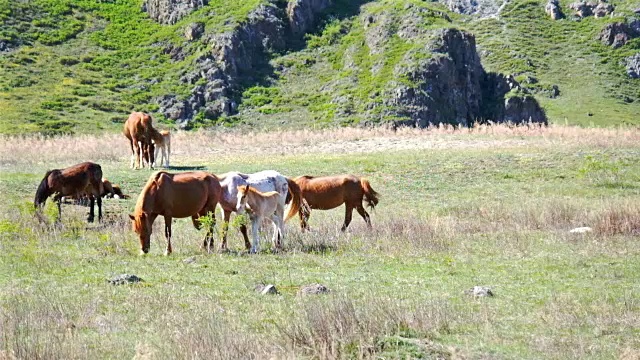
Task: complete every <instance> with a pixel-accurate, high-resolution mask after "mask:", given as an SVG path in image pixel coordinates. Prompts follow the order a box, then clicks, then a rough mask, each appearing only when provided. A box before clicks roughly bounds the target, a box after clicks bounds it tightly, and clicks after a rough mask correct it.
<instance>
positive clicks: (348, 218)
mask: <svg viewBox="0 0 640 360" xmlns="http://www.w3.org/2000/svg"><path fill="white" fill-rule="evenodd" d="M344 205H345V208H344V210H345V212H344V224H342V229H340V230H342V231H345V230H347V226H349V224H350V223H351V216H352V214H353V206H349V205H347V204H344Z"/></svg>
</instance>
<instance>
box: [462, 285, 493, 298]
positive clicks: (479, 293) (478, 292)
mask: <svg viewBox="0 0 640 360" xmlns="http://www.w3.org/2000/svg"><path fill="white" fill-rule="evenodd" d="M464 293H465V294H467V295H472V296H474V297H485V296H493V292H492V291H491V288H490V287H487V286H474V287H472V288H471V289H468V290H465V291H464Z"/></svg>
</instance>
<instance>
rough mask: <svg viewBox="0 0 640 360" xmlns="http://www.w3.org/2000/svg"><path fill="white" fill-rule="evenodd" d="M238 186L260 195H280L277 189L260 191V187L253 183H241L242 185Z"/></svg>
mask: <svg viewBox="0 0 640 360" xmlns="http://www.w3.org/2000/svg"><path fill="white" fill-rule="evenodd" d="M238 188H243V189H248V191H249V192H252V193H254V194H258V195H260V196H262V197H268V196H273V195H274V194H277V195H280V193H279V192H277V191H267V192H260V191H258V189H256V188H254V187H253V186H251V185H241V186H238Z"/></svg>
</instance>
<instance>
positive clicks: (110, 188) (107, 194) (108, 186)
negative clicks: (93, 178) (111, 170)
mask: <svg viewBox="0 0 640 360" xmlns="http://www.w3.org/2000/svg"><path fill="white" fill-rule="evenodd" d="M100 197H103V198H112V199H113V198H116V199H128V198H129V197H130V196H129V195H125V194H124V193H122V189H120V186H118V185H114V184H112V183H111V182H110V181H109V180H107V179H105V178H102V193H101V194H100ZM68 199H72V200H73V203H74V204H76V205H85V206H86V205H88V201H89V200H90V199H91V194H87V193H83V194H76V195H72V196H64V197H63V199H62V201H63V202H67V200H68Z"/></svg>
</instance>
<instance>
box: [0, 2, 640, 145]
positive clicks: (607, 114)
mask: <svg viewBox="0 0 640 360" xmlns="http://www.w3.org/2000/svg"><path fill="white" fill-rule="evenodd" d="M545 5H546V4H545V3H544V2H542V1H532V0H512V1H509V2H505V3H498V2H495V1H484V2H479V3H476V2H473V3H468V4H467V3H464V2H459V3H456V2H455V1H448V2H447V3H446V4H444V3H443V4H441V3H435V2H433V3H432V2H424V1H418V0H397V1H391V0H379V1H347V0H335V1H329V0H313V1H303V0H295V1H294V0H291V1H266V0H262V1H261V0H252V1H242V2H229V1H206V0H198V1H181V0H147V1H141V0H118V1H109V0H107V1H102V2H95V1H90V0H77V1H72V0H48V1H47V0H35V1H29V2H22V1H9V0H0V68H1V69H2V70H1V71H2V74H3V75H2V76H0V133H8V134H14V133H24V132H42V133H46V134H55V133H65V132H79V133H85V132H99V131H103V130H106V131H115V130H117V129H119V128H120V126H121V125H120V124H121V122H122V121H124V119H125V118H126V115H127V114H128V113H129V112H130V111H132V110H143V111H149V112H152V113H153V115H154V117H155V118H156V119H157V121H159V122H161V123H164V124H165V125H166V126H174V125H177V126H179V127H182V128H193V127H198V126H210V125H225V126H227V125H235V124H249V125H252V126H256V127H267V128H274V127H293V128H301V127H326V126H333V125H336V124H339V125H345V124H362V123H381V122H397V123H404V124H412V125H418V126H424V125H427V124H428V123H437V122H447V123H454V124H469V123H471V122H473V121H483V120H492V121H504V120H511V121H516V122H519V121H522V120H524V119H529V118H531V119H532V120H534V121H539V122H545V121H547V119H548V121H550V122H556V123H569V124H580V125H598V126H600V125H618V124H637V123H638V122H639V121H640V116H639V115H640V102H639V100H640V87H639V86H638V85H639V84H638V82H639V81H640V80H638V79H632V78H631V77H630V76H628V75H627V70H626V69H625V64H624V63H625V59H626V58H628V57H630V56H632V55H634V54H636V53H638V52H640V38H637V37H636V36H637V35H639V34H638V33H637V32H638V30H637V29H636V30H634V26H633V24H634V23H633V20H634V19H635V17H636V16H639V15H634V10H635V7H637V4H635V3H633V2H631V1H617V2H612V3H611V5H612V6H613V8H614V10H613V13H612V14H610V15H607V16H605V17H601V18H595V17H594V16H585V17H583V18H579V17H577V16H575V15H574V13H575V11H573V10H571V9H570V8H569V3H568V2H564V1H562V2H560V3H559V6H560V8H561V9H562V11H563V12H564V13H565V15H566V17H565V18H564V19H560V20H553V19H551V18H550V17H549V16H548V15H547V14H545ZM616 22H622V23H627V24H630V25H629V28H630V29H631V30H628V33H629V34H628V39H627V40H628V41H626V44H624V45H622V46H619V47H617V48H614V47H613V46H609V45H605V44H603V43H602V41H601V40H600V39H599V34H600V32H601V31H602V29H603V28H605V27H606V26H607V25H608V24H611V23H616ZM636 25H637V24H636ZM625 26H626V25H625ZM614 35H615V34H614ZM538 104H540V105H541V107H542V109H544V112H543V111H542V110H541V109H540V106H539V105H538Z"/></svg>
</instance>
